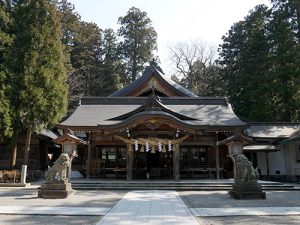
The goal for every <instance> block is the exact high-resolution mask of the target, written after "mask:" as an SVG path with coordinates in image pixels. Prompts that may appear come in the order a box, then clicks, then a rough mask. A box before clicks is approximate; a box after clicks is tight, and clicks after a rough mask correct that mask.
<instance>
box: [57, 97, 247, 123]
mask: <svg viewBox="0 0 300 225" xmlns="http://www.w3.org/2000/svg"><path fill="white" fill-rule="evenodd" d="M146 101H147V98H143V97H118V98H116V97H107V98H83V99H82V101H81V105H80V106H78V107H77V109H76V110H75V111H74V113H73V114H72V115H71V116H70V117H69V118H68V119H66V120H65V121H63V122H62V123H61V124H60V125H62V126H74V127H75V126H78V127H80V126H82V127H84V126H93V127H96V126H97V125H101V124H102V125H111V124H116V123H118V122H120V121H114V120H111V119H112V118H116V117H119V116H122V115H124V114H128V113H130V112H132V111H134V110H137V109H138V108H139V107H141V106H142V105H144V104H145V103H146ZM161 102H162V104H163V105H164V106H165V107H166V108H168V109H169V110H171V111H172V112H175V113H177V114H180V115H183V116H186V117H189V118H193V119H194V120H191V121H186V122H188V123H189V124H190V125H195V126H246V123H245V122H243V121H241V120H240V119H239V118H238V117H237V116H236V115H235V114H234V112H233V110H232V108H231V105H230V104H229V103H228V101H227V99H226V98H199V97H198V98H190V97H189V98H182V97H173V98H168V97H165V98H161ZM150 112H151V111H148V113H150ZM150 114H151V113H150Z"/></svg>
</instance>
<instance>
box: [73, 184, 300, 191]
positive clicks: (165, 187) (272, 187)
mask: <svg viewBox="0 0 300 225" xmlns="http://www.w3.org/2000/svg"><path fill="white" fill-rule="evenodd" d="M72 188H73V189H75V190H153V189H155V190H211V191H212V190H216V191H218V190H231V189H232V185H231V184H228V185H212V184H211V185H204V184H202V185H195V184H190V185H180V184H177V185H163V184H160V185H149V184H146V185H137V184H135V185H128V184H123V185H114V184H99V183H98V184H95V183H94V184H87V183H85V184H72ZM262 189H263V190H277V191H286V190H289V191H290V190H300V189H299V188H295V187H294V186H293V185H269V184H268V185H262Z"/></svg>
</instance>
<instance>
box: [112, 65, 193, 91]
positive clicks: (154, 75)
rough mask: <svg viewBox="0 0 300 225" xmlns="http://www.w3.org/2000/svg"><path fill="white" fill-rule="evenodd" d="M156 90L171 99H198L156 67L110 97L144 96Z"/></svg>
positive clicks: (150, 68) (149, 69) (147, 70)
mask: <svg viewBox="0 0 300 225" xmlns="http://www.w3.org/2000/svg"><path fill="white" fill-rule="evenodd" d="M152 88H154V89H155V91H157V92H158V93H162V94H163V95H165V96H169V97H171V96H172V97H175V96H176V97H198V96H197V95H196V94H194V93H192V92H191V91H189V90H187V89H186V88H184V87H182V86H180V85H179V84H177V83H175V82H174V81H173V80H171V79H170V78H168V77H167V76H166V75H165V74H163V73H162V72H160V71H159V70H158V69H157V68H156V67H149V68H148V69H146V70H145V72H144V74H143V75H142V76H141V77H140V78H138V79H136V80H135V81H133V82H132V83H131V84H129V85H127V86H126V87H124V88H122V89H121V90H119V91H117V92H115V93H114V94H112V95H111V96H110V97H128V96H135V97H138V96H143V94H144V93H147V92H149V91H151V89H152Z"/></svg>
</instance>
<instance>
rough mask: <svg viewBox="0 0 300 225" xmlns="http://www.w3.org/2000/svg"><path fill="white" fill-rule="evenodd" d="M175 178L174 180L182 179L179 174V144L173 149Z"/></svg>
mask: <svg viewBox="0 0 300 225" xmlns="http://www.w3.org/2000/svg"><path fill="white" fill-rule="evenodd" d="M173 178H174V180H179V179H180V173H179V144H175V146H174V147H173Z"/></svg>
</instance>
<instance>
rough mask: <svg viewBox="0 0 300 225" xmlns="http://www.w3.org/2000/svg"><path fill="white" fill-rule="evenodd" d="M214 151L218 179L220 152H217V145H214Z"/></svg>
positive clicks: (218, 177)
mask: <svg viewBox="0 0 300 225" xmlns="http://www.w3.org/2000/svg"><path fill="white" fill-rule="evenodd" d="M215 150H216V151H215V152H216V176H217V179H220V152H219V146H218V145H216V147H215Z"/></svg>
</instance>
